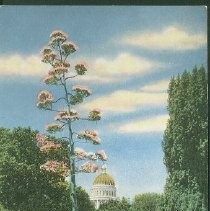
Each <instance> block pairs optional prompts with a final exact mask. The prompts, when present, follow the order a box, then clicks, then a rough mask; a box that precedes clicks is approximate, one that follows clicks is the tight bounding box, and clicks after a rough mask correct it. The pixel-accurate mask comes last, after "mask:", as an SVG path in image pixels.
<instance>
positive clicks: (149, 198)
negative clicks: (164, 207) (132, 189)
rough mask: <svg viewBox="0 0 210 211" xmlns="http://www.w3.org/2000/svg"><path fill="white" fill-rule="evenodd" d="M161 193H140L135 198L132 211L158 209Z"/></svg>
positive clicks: (154, 210)
mask: <svg viewBox="0 0 210 211" xmlns="http://www.w3.org/2000/svg"><path fill="white" fill-rule="evenodd" d="M159 203H160V195H159V194H157V193H143V194H138V195H136V196H135V198H134V202H133V203H132V207H131V211H157V210H158V207H159Z"/></svg>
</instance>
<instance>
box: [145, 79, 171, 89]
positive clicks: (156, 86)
mask: <svg viewBox="0 0 210 211" xmlns="http://www.w3.org/2000/svg"><path fill="white" fill-rule="evenodd" d="M168 84H169V80H161V81H158V82H155V83H151V84H148V85H145V86H144V87H142V88H141V91H144V92H165V91H166V90H167V89H168Z"/></svg>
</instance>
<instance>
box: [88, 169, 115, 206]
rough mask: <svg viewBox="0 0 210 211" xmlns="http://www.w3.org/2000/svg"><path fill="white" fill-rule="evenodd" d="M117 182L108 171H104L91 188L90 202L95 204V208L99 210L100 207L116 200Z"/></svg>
mask: <svg viewBox="0 0 210 211" xmlns="http://www.w3.org/2000/svg"><path fill="white" fill-rule="evenodd" d="M116 191H117V190H116V187H115V181H114V179H113V177H112V176H111V175H110V174H108V173H107V172H106V169H105V168H104V169H102V173H101V174H99V175H98V176H97V177H96V178H95V180H94V182H93V186H92V188H91V192H90V200H91V201H92V202H93V203H94V205H95V208H96V209H98V208H99V206H100V205H101V204H102V203H104V202H107V201H109V200H116V199H117V197H116V195H117V193H116Z"/></svg>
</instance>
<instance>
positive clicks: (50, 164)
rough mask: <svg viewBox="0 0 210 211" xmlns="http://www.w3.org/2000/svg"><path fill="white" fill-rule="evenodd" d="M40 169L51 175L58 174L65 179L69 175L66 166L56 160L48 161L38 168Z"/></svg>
mask: <svg viewBox="0 0 210 211" xmlns="http://www.w3.org/2000/svg"><path fill="white" fill-rule="evenodd" d="M40 169H42V170H45V171H49V172H53V173H58V174H60V175H62V176H63V177H67V176H68V175H69V174H70V170H69V167H68V166H67V164H66V163H64V162H62V161H57V160H48V161H47V162H46V163H44V164H42V165H41V166H40Z"/></svg>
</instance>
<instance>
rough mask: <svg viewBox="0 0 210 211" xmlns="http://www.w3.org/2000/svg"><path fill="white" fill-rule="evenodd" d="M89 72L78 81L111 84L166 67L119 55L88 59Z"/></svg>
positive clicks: (137, 57) (125, 54)
mask: <svg viewBox="0 0 210 211" xmlns="http://www.w3.org/2000/svg"><path fill="white" fill-rule="evenodd" d="M87 61H88V63H89V70H88V73H87V75H85V76H83V77H80V78H79V79H78V80H80V81H85V82H95V83H111V82H115V81H119V80H122V79H123V80H126V79H127V78H130V77H133V76H136V75H141V76H143V75H146V74H150V73H152V72H155V71H159V69H160V68H165V67H166V65H165V64H163V63H161V62H158V61H153V60H150V59H147V58H144V57H141V56H137V55H134V54H130V53H120V54H119V55H117V56H116V57H113V58H106V57H99V58H89V59H87Z"/></svg>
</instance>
